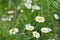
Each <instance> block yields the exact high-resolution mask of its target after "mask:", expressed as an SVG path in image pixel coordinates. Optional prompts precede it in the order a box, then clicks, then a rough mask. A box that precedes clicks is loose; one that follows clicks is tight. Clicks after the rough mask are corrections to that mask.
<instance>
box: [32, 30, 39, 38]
mask: <svg viewBox="0 0 60 40" xmlns="http://www.w3.org/2000/svg"><path fill="white" fill-rule="evenodd" d="M32 34H33V36H34V37H36V38H39V37H40V34H39V33H38V32H37V31H35V32H33V33H32Z"/></svg>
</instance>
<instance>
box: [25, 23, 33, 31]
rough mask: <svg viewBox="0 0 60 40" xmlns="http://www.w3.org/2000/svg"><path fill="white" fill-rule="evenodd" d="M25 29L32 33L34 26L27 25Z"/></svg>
mask: <svg viewBox="0 0 60 40" xmlns="http://www.w3.org/2000/svg"><path fill="white" fill-rule="evenodd" d="M25 29H26V30H29V31H32V30H33V29H34V26H31V25H30V24H27V25H26V27H25Z"/></svg>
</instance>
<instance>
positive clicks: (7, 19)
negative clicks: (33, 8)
mask: <svg viewBox="0 0 60 40" xmlns="http://www.w3.org/2000/svg"><path fill="white" fill-rule="evenodd" d="M1 20H2V21H11V18H1Z"/></svg>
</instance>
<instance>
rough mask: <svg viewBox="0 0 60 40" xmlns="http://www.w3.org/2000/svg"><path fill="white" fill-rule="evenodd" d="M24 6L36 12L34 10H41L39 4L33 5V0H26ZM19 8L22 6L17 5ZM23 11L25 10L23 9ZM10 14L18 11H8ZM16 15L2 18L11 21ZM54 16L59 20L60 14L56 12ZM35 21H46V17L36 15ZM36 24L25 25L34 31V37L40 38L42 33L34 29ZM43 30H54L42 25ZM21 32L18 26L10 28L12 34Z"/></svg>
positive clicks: (47, 31)
mask: <svg viewBox="0 0 60 40" xmlns="http://www.w3.org/2000/svg"><path fill="white" fill-rule="evenodd" d="M24 6H25V7H26V8H27V9H32V12H34V10H40V7H39V6H38V5H37V4H34V5H32V0H24ZM17 10H20V6H18V7H17ZM21 12H23V10H21ZM7 13H8V14H14V13H16V12H15V11H13V10H12V11H8V12H7ZM13 17H14V16H13V15H10V16H9V17H8V18H1V19H2V20H3V21H11V18H13ZM54 18H55V19H56V20H59V16H58V15H57V14H54ZM35 21H36V22H38V23H42V22H45V18H44V17H42V16H36V17H35ZM34 28H35V27H34V26H32V25H30V24H26V25H25V29H26V30H28V31H32V35H33V37H35V38H40V33H39V32H37V31H33V30H34ZM40 30H41V32H42V33H49V32H51V31H52V29H50V28H48V27H42V28H41V29H40ZM18 32H19V29H18V28H12V29H10V31H9V33H10V34H16V33H18Z"/></svg>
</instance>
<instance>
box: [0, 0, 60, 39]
mask: <svg viewBox="0 0 60 40" xmlns="http://www.w3.org/2000/svg"><path fill="white" fill-rule="evenodd" d="M32 4H38V5H39V6H40V7H41V10H39V11H35V12H33V13H32V12H31V10H29V9H26V8H25V7H24V6H23V1H22V0H1V1H0V18H2V17H8V16H9V15H8V14H7V11H9V10H15V11H16V13H15V14H13V15H14V18H13V19H12V21H5V22H4V21H2V20H0V40H48V39H56V40H60V20H55V19H54V16H53V15H54V13H57V14H58V15H59V16H60V2H59V1H58V0H38V1H37V2H36V1H35V0H33V3H32ZM19 5H20V6H21V9H22V10H23V11H24V12H23V13H22V12H20V10H17V9H16V8H17V6H19ZM56 7H57V8H56ZM38 15H39V16H44V17H45V22H44V23H37V22H36V21H35V17H36V16H38ZM26 24H31V25H33V26H35V27H36V28H35V29H34V31H38V32H39V33H40V34H41V36H40V38H38V39H36V38H34V37H33V36H32V34H31V32H30V31H26V30H25V29H24V28H25V25H26ZM14 27H17V28H18V29H19V32H18V33H17V34H15V35H10V34H9V30H10V29H11V28H14ZM42 27H49V28H51V29H52V32H50V33H47V34H42V33H41V32H40V29H41V28H42ZM26 33H27V34H26Z"/></svg>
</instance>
